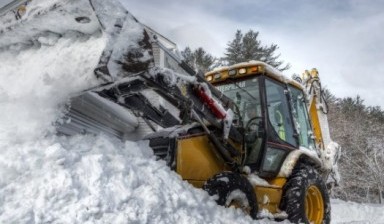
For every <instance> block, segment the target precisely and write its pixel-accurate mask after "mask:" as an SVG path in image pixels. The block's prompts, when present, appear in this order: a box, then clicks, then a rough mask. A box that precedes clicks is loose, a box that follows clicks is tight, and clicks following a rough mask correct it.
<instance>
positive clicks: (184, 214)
mask: <svg viewBox="0 0 384 224" xmlns="http://www.w3.org/2000/svg"><path fill="white" fill-rule="evenodd" d="M1 148H2V149H3V150H2V153H1V155H0V187H1V188H0V204H2V205H3V206H2V207H0V223H29V222H32V223H47V222H53V223H227V221H228V220H231V221H230V222H236V223H251V222H252V220H251V219H250V218H249V217H247V216H244V214H242V213H241V211H239V210H234V209H224V208H222V207H219V206H217V205H216V204H215V202H214V201H213V200H212V199H211V198H209V197H208V195H207V194H206V193H205V192H203V191H202V190H199V189H195V188H193V187H192V186H191V185H189V184H187V183H186V182H183V181H182V180H181V179H180V177H179V176H177V175H176V174H175V173H173V172H171V171H170V170H169V168H168V167H167V166H166V164H165V163H164V162H160V161H155V159H154V157H153V154H152V151H151V150H150V149H149V148H148V147H147V146H146V144H145V143H143V142H142V143H133V142H126V143H121V142H119V141H118V140H113V139H110V138H107V137H105V136H96V137H94V136H76V137H72V138H66V137H61V138H58V137H46V138H43V139H41V140H37V141H33V142H24V143H22V144H6V145H4V144H3V145H1Z"/></svg>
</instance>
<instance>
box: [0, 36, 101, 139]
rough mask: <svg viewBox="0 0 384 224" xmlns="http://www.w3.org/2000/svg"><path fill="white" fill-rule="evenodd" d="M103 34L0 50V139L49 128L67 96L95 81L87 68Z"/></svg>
mask: <svg viewBox="0 0 384 224" xmlns="http://www.w3.org/2000/svg"><path fill="white" fill-rule="evenodd" d="M104 45H105V42H104V39H103V38H88V39H83V37H81V38H80V37H79V38H76V37H70V36H69V37H67V38H61V39H60V40H58V41H57V43H56V44H55V45H54V46H47V45H42V46H41V48H37V49H35V48H30V49H28V50H24V51H21V52H18V51H7V52H1V51H0V61H1V66H0V104H1V109H2V116H0V142H1V141H5V140H7V141H9V140H12V141H14V142H18V141H21V140H25V139H34V138H35V137H37V136H41V134H43V133H47V131H52V125H51V124H52V122H54V121H55V120H56V119H57V118H58V116H60V112H61V110H60V109H62V108H59V107H58V106H59V105H60V104H61V105H63V104H64V103H65V102H66V101H67V100H68V99H69V96H70V94H73V93H76V92H79V91H81V90H84V89H86V88H88V87H91V86H93V85H96V84H97V81H96V78H95V77H94V74H93V69H94V68H95V66H96V65H97V63H98V60H99V57H100V55H101V52H102V49H103V46H104Z"/></svg>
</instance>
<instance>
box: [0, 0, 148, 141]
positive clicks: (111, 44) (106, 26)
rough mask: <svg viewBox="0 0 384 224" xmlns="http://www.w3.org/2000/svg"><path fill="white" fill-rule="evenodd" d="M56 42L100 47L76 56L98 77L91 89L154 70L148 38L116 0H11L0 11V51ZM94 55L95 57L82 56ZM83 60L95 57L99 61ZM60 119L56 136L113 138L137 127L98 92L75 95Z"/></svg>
mask: <svg viewBox="0 0 384 224" xmlns="http://www.w3.org/2000/svg"><path fill="white" fill-rule="evenodd" d="M111 12H113V13H111ZM60 39H62V40H63V39H65V40H67V42H70V43H71V40H72V41H73V42H74V41H79V40H81V41H84V42H86V41H87V40H89V39H92V40H93V42H95V43H98V44H102V45H103V46H95V49H96V48H97V49H101V50H97V51H90V52H84V53H83V55H82V56H81V58H83V60H84V62H82V64H83V65H84V67H90V69H89V70H90V71H92V70H93V71H94V75H95V76H96V77H97V80H98V85H97V86H95V89H97V88H99V87H100V86H103V85H106V84H109V83H114V82H117V81H119V80H120V79H122V78H126V77H129V76H132V75H134V74H136V73H139V72H143V71H147V70H148V69H149V67H153V66H154V65H153V64H154V59H153V56H152V45H151V42H150V37H149V35H148V34H147V32H146V31H145V29H144V27H143V25H142V24H140V23H139V22H138V21H137V20H136V19H135V18H134V17H133V16H132V15H131V14H130V13H129V12H128V11H127V10H125V9H124V7H123V6H122V5H121V4H120V2H119V1H117V0H108V1H105V0H15V1H12V2H11V3H10V4H8V5H6V6H5V7H3V8H2V9H1V10H0V52H1V51H3V52H4V51H10V52H14V53H15V54H17V53H18V52H20V51H24V50H29V49H39V48H42V47H45V48H51V49H52V48H54V45H55V44H57V43H58V40H60ZM94 39H97V40H99V41H97V42H96V41H94ZM76 46H78V45H74V44H68V46H67V47H68V48H76ZM74 50H75V49H74ZM95 52H97V53H98V54H99V55H96V56H94V55H87V54H94V53H95ZM87 58H96V59H97V58H98V62H97V63H94V62H92V63H91V62H90V61H89V60H87ZM76 59H77V58H76ZM76 59H75V60H76ZM36 60H41V59H39V58H36ZM70 60H73V59H72V58H70ZM94 61H96V60H94ZM78 64H80V63H76V65H78ZM71 65H72V63H71V61H68V66H71ZM16 75H17V74H16ZM59 120H64V121H65V122H58V123H57V124H56V125H57V131H58V133H59V134H64V135H74V134H78V133H98V132H103V133H106V134H110V135H113V136H116V137H118V138H124V136H125V135H126V134H127V133H130V132H133V131H134V130H135V129H137V128H138V126H139V123H140V119H139V118H137V116H135V115H133V114H132V111H131V110H129V108H128V109H127V108H126V107H122V106H121V105H118V104H117V103H116V102H112V101H111V100H110V99H106V98H103V97H100V96H99V95H98V94H97V90H87V91H84V92H80V93H75V94H74V96H72V97H71V100H70V104H69V107H68V113H67V115H66V117H65V118H64V119H59Z"/></svg>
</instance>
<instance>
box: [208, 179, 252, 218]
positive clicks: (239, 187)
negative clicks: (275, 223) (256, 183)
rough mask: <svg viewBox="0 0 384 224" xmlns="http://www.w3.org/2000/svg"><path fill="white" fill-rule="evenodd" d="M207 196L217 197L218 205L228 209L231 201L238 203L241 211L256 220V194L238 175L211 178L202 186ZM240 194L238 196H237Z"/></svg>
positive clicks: (246, 181) (245, 180) (249, 184)
mask: <svg viewBox="0 0 384 224" xmlns="http://www.w3.org/2000/svg"><path fill="white" fill-rule="evenodd" d="M203 189H204V190H205V191H207V192H208V194H209V195H211V196H214V195H217V197H218V198H217V199H216V202H217V204H218V205H221V206H225V207H230V206H231V204H232V202H233V201H236V202H238V203H240V207H241V209H243V211H244V212H245V213H248V214H249V215H250V216H251V217H252V218H253V219H256V218H257V212H258V206H257V200H256V194H255V191H254V190H253V187H252V185H251V183H249V181H248V180H247V179H246V178H245V177H243V176H242V175H240V174H238V173H233V172H223V173H219V174H217V175H215V176H213V177H212V178H211V179H209V180H208V181H207V182H206V183H205V184H204V186H203ZM239 193H240V194H239Z"/></svg>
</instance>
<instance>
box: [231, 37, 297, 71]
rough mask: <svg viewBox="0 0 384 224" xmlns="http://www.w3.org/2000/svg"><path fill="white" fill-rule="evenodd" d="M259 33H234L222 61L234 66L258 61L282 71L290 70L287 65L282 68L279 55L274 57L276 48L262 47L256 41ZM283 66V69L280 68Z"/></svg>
mask: <svg viewBox="0 0 384 224" xmlns="http://www.w3.org/2000/svg"><path fill="white" fill-rule="evenodd" d="M258 37H259V32H254V31H253V30H249V31H248V32H247V33H246V34H245V35H243V34H242V32H241V31H240V30H237V31H236V34H235V39H233V40H232V41H231V42H229V43H228V44H227V45H228V47H227V48H226V53H224V55H225V57H224V60H225V61H226V62H227V63H228V64H236V63H239V62H244V61H251V60H259V61H263V62H265V63H267V64H270V65H271V66H273V67H275V68H277V69H279V70H280V71H284V70H287V69H289V68H290V65H289V64H286V65H285V66H283V64H284V62H283V61H278V58H279V57H280V54H278V55H276V50H278V48H279V47H278V46H277V45H276V44H271V45H270V46H263V45H262V44H261V41H260V40H259V39H258ZM282 66H283V67H282Z"/></svg>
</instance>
